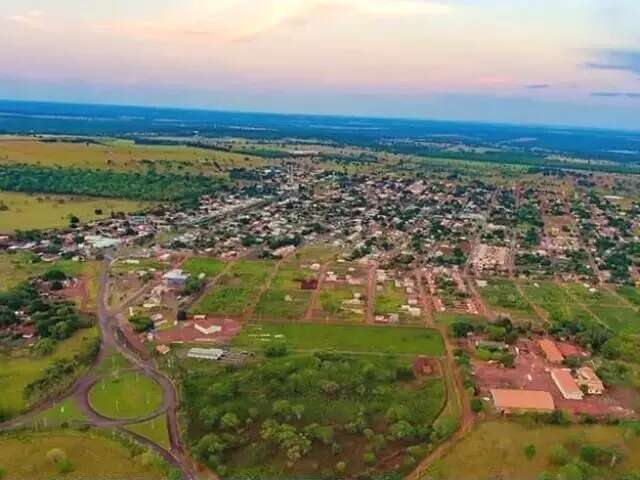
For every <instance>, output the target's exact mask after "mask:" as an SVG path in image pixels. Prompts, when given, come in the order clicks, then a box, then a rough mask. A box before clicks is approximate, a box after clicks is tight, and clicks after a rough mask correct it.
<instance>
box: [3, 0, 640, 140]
mask: <svg viewBox="0 0 640 480" xmlns="http://www.w3.org/2000/svg"><path fill="white" fill-rule="evenodd" d="M639 20H640V2H638V1H636V0H633V1H631V0H606V1H605V0H563V1H560V2H559V1H557V0H554V1H552V0H536V1H531V0H529V1H524V0H509V1H506V0H505V1H496V0H475V1H474V0H448V1H447V0H441V1H437V0H433V1H432V0H375V1H373V0H259V1H258V0H208V1H207V0H182V1H177V0H127V1H125V0H101V1H99V2H87V1H81V0H55V1H53V0H4V1H3V2H2V4H1V5H0V60H1V61H2V65H3V69H2V71H1V72H0V97H2V98H8V99H37V100H56V101H80V102H107V103H125V104H143V105H169V106H185V107H201V108H214V109H241V110H259V111H275V112H302V113H335V114H358V115H376V116H394V117H398V116H408V117H421V118H439V119H460V120H478V121H504V122H516V123H518V122H523V123H544V124H571V125H579V126H600V127H615V128H634V129H640V28H638V22H639Z"/></svg>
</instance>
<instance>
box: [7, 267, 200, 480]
mask: <svg viewBox="0 0 640 480" xmlns="http://www.w3.org/2000/svg"><path fill="white" fill-rule="evenodd" d="M110 264H111V259H110V258H108V257H107V258H105V260H104V262H103V268H102V271H101V274H100V279H99V284H98V299H97V312H96V313H97V315H98V326H99V328H100V336H101V343H100V351H99V353H98V356H97V358H96V360H95V361H94V364H93V365H92V366H91V367H90V368H89V369H88V370H87V371H86V372H84V373H83V374H82V375H81V376H80V377H79V378H78V379H77V380H76V381H75V382H74V384H73V385H72V387H71V388H70V389H69V390H67V392H65V394H64V395H63V396H60V397H57V398H55V399H51V400H49V401H46V402H42V403H41V404H40V405H38V406H37V407H36V408H35V409H33V410H31V411H30V412H28V413H26V414H24V415H21V416H19V417H16V418H14V419H12V420H10V421H7V422H4V423H0V431H9V430H14V429H18V428H21V427H24V426H25V425H29V424H31V423H32V421H33V419H34V418H35V417H36V416H37V415H38V414H40V413H41V412H43V411H45V410H47V409H49V408H51V407H53V406H54V405H55V404H56V403H58V402H60V401H61V400H63V399H65V398H70V397H74V398H75V399H76V400H77V404H78V407H79V409H80V410H81V411H82V413H84V415H85V416H86V417H87V418H88V424H89V425H92V426H94V427H103V428H117V429H119V430H120V431H122V432H124V433H126V434H127V435H130V436H133V437H135V438H136V440H138V441H139V442H140V443H142V444H144V445H146V446H148V447H149V448H151V449H153V450H154V451H155V452H156V453H157V454H159V455H160V456H161V457H163V458H164V459H165V460H166V461H167V462H169V463H170V464H171V465H173V466H174V467H175V468H178V469H179V470H181V471H182V476H183V479H185V480H195V479H196V476H195V473H194V471H193V468H192V464H191V461H190V460H189V458H188V456H187V454H186V452H185V449H184V446H183V444H182V441H181V438H180V430H179V427H178V418H177V413H178V395H177V392H176V388H175V385H174V384H173V382H172V381H171V380H170V379H169V377H167V376H166V375H165V374H164V373H162V372H161V371H160V370H158V369H157V368H156V367H155V366H154V364H153V363H152V362H151V361H149V360H146V359H142V358H140V357H139V356H138V355H137V354H136V353H135V352H134V351H133V350H132V349H130V348H129V347H128V346H127V344H126V342H124V341H119V339H118V337H117V334H116V332H117V325H116V324H115V323H116V317H115V315H113V314H112V313H111V312H110V311H109V309H108V308H107V296H108V279H109V267H110ZM123 338H124V337H123ZM114 350H115V351H118V352H120V354H122V356H124V357H125V358H126V359H127V360H128V361H129V362H130V363H131V365H132V368H133V369H135V370H136V371H138V372H139V373H140V374H142V375H145V376H147V377H149V378H151V379H153V380H154V381H156V382H157V383H158V385H159V386H160V388H161V389H162V392H163V401H162V404H161V406H160V407H159V408H158V409H157V410H156V411H155V412H151V413H149V414H148V415H146V416H144V417H139V418H131V419H113V418H107V417H104V416H102V415H100V414H99V413H97V412H96V411H94V410H93V409H92V408H91V405H90V404H89V400H88V394H89V390H90V389H91V387H92V386H93V384H94V383H95V382H96V381H98V380H99V376H98V375H97V373H96V370H97V367H98V366H99V365H100V364H101V363H102V362H103V361H104V360H105V358H106V357H107V356H108V355H109V354H110V353H112V352H114ZM162 414H166V416H167V426H168V433H169V442H170V450H166V449H165V448H163V447H161V446H160V445H158V444H156V443H154V442H152V441H151V440H149V439H146V438H144V437H141V436H139V435H136V434H134V433H132V432H129V431H126V430H124V427H125V426H126V425H129V424H133V423H138V422H141V421H145V420H150V419H152V418H155V417H157V416H158V415H162Z"/></svg>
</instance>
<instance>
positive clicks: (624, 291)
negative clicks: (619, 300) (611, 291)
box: [617, 285, 640, 306]
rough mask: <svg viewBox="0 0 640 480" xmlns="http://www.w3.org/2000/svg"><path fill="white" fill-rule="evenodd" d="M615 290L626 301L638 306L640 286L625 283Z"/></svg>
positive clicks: (639, 304)
mask: <svg viewBox="0 0 640 480" xmlns="http://www.w3.org/2000/svg"><path fill="white" fill-rule="evenodd" d="M617 292H618V295H621V296H622V297H624V298H626V299H627V301H629V302H631V303H632V304H634V305H637V306H640V288H637V287H631V286H629V285H625V286H622V287H618V290H617Z"/></svg>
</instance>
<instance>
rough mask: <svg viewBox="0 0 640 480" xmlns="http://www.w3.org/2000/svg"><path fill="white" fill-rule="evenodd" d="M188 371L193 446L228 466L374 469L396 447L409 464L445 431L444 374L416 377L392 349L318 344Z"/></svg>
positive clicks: (297, 471) (226, 471)
mask: <svg viewBox="0 0 640 480" xmlns="http://www.w3.org/2000/svg"><path fill="white" fill-rule="evenodd" d="M183 374H184V383H183V392H184V405H185V409H186V412H187V414H188V418H189V419H190V422H189V428H188V432H189V437H190V438H191V441H192V451H193V453H194V455H195V456H196V457H197V458H198V459H199V460H200V461H202V462H204V463H206V464H207V465H208V466H209V467H211V468H214V469H215V470H216V471H217V472H218V473H220V474H222V475H230V476H236V475H238V476H241V475H255V476H258V477H263V478H264V477H266V476H274V477H280V478H281V477H282V476H297V475H318V474H322V475H328V476H332V475H335V473H340V474H342V475H344V474H356V473H359V472H367V471H372V472H375V471H376V468H377V466H378V459H381V458H385V457H386V456H388V455H390V454H392V453H399V454H401V455H402V458H405V460H407V458H406V457H409V456H412V460H411V461H409V460H407V461H406V463H405V465H407V466H408V467H410V466H411V465H412V464H413V462H415V460H416V458H420V456H421V455H424V452H425V451H426V448H425V447H426V445H427V444H428V443H430V442H435V441H438V439H439V437H438V434H437V433H436V432H434V430H433V429H432V427H431V425H432V423H433V421H434V420H435V419H436V417H437V416H438V414H439V412H440V411H441V409H442V407H443V404H444V385H443V382H442V381H441V380H440V379H435V378H433V379H427V380H424V381H415V380H413V372H412V370H411V367H410V366H409V365H407V363H406V361H405V362H399V361H397V360H395V359H393V358H391V357H386V358H385V357H375V358H374V357H371V358H367V359H363V358H361V357H351V356H348V355H341V354H334V353H320V352H318V353H316V354H314V355H311V356H295V357H287V356H285V357H279V358H273V359H270V360H268V361H265V362H262V363H260V364H256V365H250V366H247V367H245V368H240V369H235V368H224V367H213V368H206V369H202V370H198V371H196V370H195V369H194V368H189V370H187V371H185V372H184V373H183ZM404 452H411V453H410V454H408V455H407V454H404ZM338 465H341V466H338ZM380 468H384V467H380Z"/></svg>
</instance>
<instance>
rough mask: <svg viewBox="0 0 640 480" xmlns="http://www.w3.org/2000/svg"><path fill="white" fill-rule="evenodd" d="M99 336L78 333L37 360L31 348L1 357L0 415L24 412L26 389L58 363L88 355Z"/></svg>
mask: <svg viewBox="0 0 640 480" xmlns="http://www.w3.org/2000/svg"><path fill="white" fill-rule="evenodd" d="M97 335H98V332H97V330H96V329H95V328H90V329H82V330H78V331H76V332H75V333H74V334H73V336H72V337H71V338H69V339H67V340H64V341H62V342H60V343H58V345H57V347H56V350H55V351H54V352H53V353H52V354H51V355H47V356H44V357H38V356H35V355H33V354H32V353H31V351H30V350H29V349H28V348H26V347H25V348H20V349H14V350H11V352H10V353H8V354H0V364H1V365H2V369H0V391H1V392H2V395H0V411H2V412H5V414H8V415H9V416H13V415H15V414H17V413H20V412H22V411H24V410H25V409H26V408H27V403H26V401H25V398H24V388H25V387H26V386H27V385H28V384H30V383H31V382H33V381H34V380H37V379H38V378H39V377H40V376H41V375H42V372H43V371H44V369H45V368H47V367H48V366H50V365H52V364H53V363H55V362H56V361H58V360H63V359H67V360H70V359H72V358H73V357H74V355H77V354H78V353H80V352H84V351H86V349H87V348H88V346H89V345H90V344H91V343H92V342H93V341H94V340H95V338H96V336H97Z"/></svg>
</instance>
